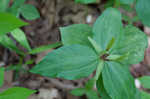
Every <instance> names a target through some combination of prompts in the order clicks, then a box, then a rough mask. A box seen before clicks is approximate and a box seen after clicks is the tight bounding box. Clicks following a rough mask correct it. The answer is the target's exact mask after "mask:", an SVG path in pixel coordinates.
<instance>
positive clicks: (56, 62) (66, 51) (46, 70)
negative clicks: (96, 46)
mask: <svg viewBox="0 0 150 99" xmlns="http://www.w3.org/2000/svg"><path fill="white" fill-rule="evenodd" d="M97 64H98V56H97V55H96V53H95V52H94V51H93V50H92V49H91V48H89V47H86V46H82V45H70V46H63V47H61V48H59V49H57V50H54V51H52V52H51V53H49V54H48V55H47V56H46V57H45V58H44V59H43V60H42V61H41V62H40V63H39V64H37V65H36V66H35V67H34V68H33V69H32V70H31V72H32V73H37V74H40V75H42V76H47V77H60V78H65V79H68V80H75V79H79V78H83V77H87V76H89V75H90V74H91V73H92V72H93V71H94V70H95V69H96V67H97Z"/></svg>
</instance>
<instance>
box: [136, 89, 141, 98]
mask: <svg viewBox="0 0 150 99" xmlns="http://www.w3.org/2000/svg"><path fill="white" fill-rule="evenodd" d="M135 99H142V98H141V92H140V90H139V89H136V95H135Z"/></svg>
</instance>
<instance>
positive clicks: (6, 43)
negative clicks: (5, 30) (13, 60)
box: [0, 35, 24, 55]
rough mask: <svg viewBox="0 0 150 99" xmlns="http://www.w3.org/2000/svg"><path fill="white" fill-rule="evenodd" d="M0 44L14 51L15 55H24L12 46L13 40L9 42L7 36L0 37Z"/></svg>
mask: <svg viewBox="0 0 150 99" xmlns="http://www.w3.org/2000/svg"><path fill="white" fill-rule="evenodd" d="M0 44H1V45H2V46H4V47H6V48H8V49H10V50H12V51H15V52H16V53H17V54H20V55H24V53H23V52H22V51H21V50H19V49H18V47H17V46H16V45H15V44H14V42H13V40H11V39H10V38H9V37H8V36H7V35H1V36H0Z"/></svg>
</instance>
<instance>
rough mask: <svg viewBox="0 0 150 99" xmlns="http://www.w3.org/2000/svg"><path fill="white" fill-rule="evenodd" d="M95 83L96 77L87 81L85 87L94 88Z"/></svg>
mask: <svg viewBox="0 0 150 99" xmlns="http://www.w3.org/2000/svg"><path fill="white" fill-rule="evenodd" d="M94 84H95V79H94V78H92V79H90V80H89V81H87V83H86V84H85V89H87V90H91V89H93V87H94Z"/></svg>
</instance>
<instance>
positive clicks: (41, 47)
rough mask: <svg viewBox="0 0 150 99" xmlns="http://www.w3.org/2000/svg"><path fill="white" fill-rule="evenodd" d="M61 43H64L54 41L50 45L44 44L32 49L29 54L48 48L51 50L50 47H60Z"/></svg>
mask: <svg viewBox="0 0 150 99" xmlns="http://www.w3.org/2000/svg"><path fill="white" fill-rule="evenodd" d="M61 45H62V43H61V42H57V43H53V44H50V45H43V46H40V47H37V48H34V49H32V50H31V51H30V52H29V54H37V53H40V52H43V51H46V50H49V49H52V48H56V47H59V46H61Z"/></svg>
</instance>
